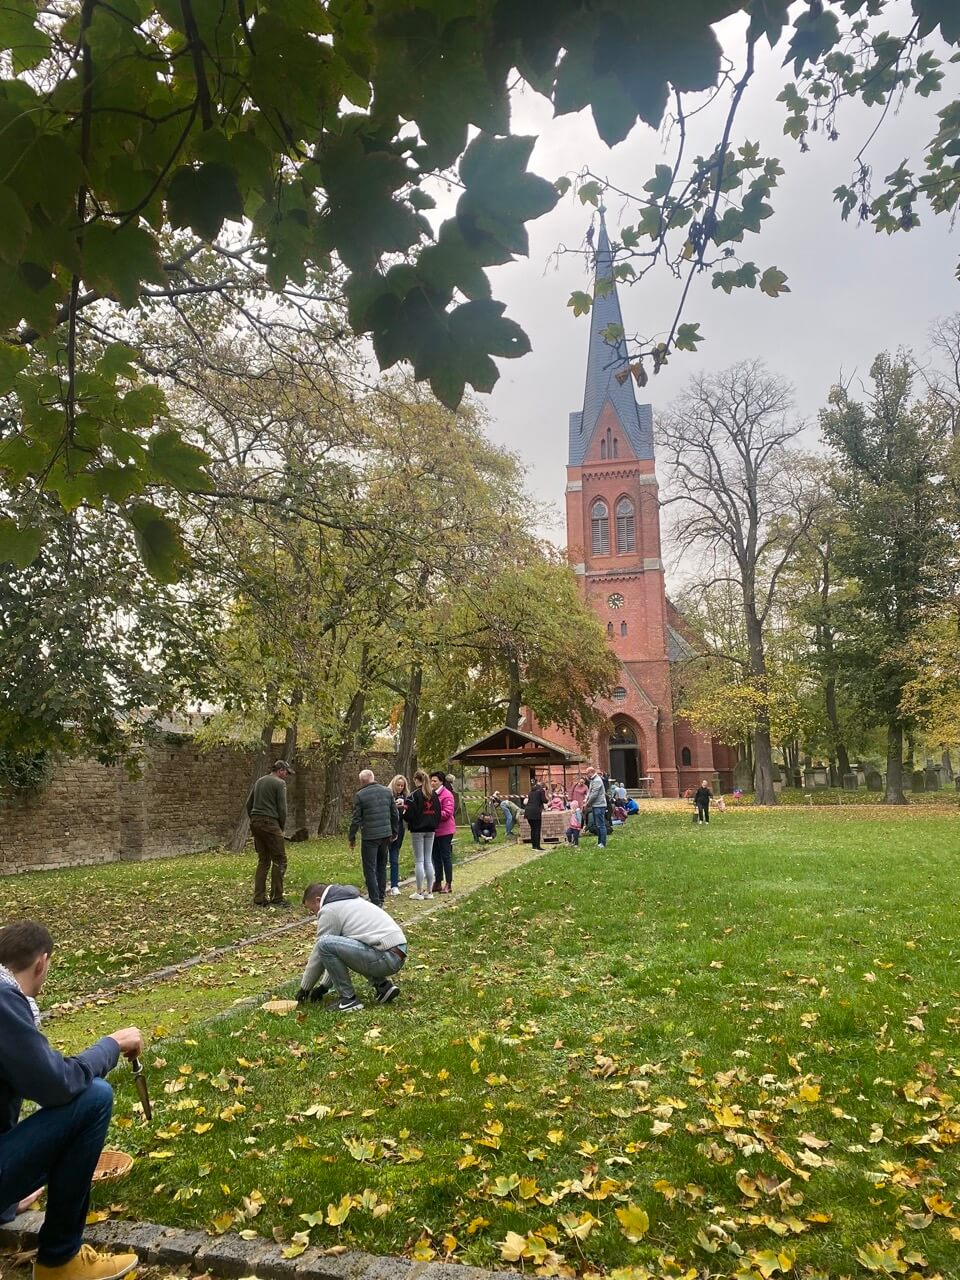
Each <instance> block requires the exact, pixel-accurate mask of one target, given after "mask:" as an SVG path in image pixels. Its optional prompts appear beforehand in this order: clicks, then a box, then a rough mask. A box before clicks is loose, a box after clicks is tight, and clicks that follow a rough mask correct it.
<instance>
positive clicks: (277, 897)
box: [250, 817, 287, 906]
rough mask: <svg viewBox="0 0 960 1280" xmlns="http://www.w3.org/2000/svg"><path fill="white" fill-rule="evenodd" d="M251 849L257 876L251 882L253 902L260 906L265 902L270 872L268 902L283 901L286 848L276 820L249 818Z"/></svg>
mask: <svg viewBox="0 0 960 1280" xmlns="http://www.w3.org/2000/svg"><path fill="white" fill-rule="evenodd" d="M250 830H251V832H252V833H253V847H254V848H255V849H256V851H257V854H258V858H257V874H256V876H255V877H254V881H253V900H254V902H255V903H257V904H258V905H260V906H262V905H263V904H264V903H265V902H266V901H267V871H269V872H270V898H269V901H270V902H280V901H282V899H283V877H284V875H285V874H286V871H287V846H286V843H285V841H284V839H283V832H282V831H281V830H280V823H279V822H277V820H276V818H256V817H254V818H251V819H250Z"/></svg>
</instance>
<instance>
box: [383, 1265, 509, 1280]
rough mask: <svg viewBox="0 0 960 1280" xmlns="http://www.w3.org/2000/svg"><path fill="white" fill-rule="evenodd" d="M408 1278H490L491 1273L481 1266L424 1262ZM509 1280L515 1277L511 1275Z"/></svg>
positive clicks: (454, 1279)
mask: <svg viewBox="0 0 960 1280" xmlns="http://www.w3.org/2000/svg"><path fill="white" fill-rule="evenodd" d="M408 1280H491V1275H490V1272H489V1271H484V1270H483V1269H482V1268H481V1267H461V1266H460V1265H459V1264H458V1263H455V1262H424V1263H421V1265H420V1266H419V1267H418V1268H417V1269H416V1275H414V1273H413V1272H411V1273H410V1276H409V1277H408ZM498 1280H501V1277H498ZM511 1280H515V1277H513V1276H511Z"/></svg>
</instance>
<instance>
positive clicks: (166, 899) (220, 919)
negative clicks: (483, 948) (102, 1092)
mask: <svg viewBox="0 0 960 1280" xmlns="http://www.w3.org/2000/svg"><path fill="white" fill-rule="evenodd" d="M405 852H407V851H406V850H405ZM288 855H289V869H288V871H287V880H286V885H287V892H288V894H289V895H290V896H291V897H292V898H293V900H294V901H295V902H299V900H300V894H301V893H302V891H303V886H304V885H305V884H306V883H307V881H308V880H324V879H340V878H343V877H347V878H349V879H350V880H351V881H356V880H357V878H358V876H359V874H360V868H359V863H360V856H359V854H358V853H351V852H350V849H349V848H348V846H347V842H346V839H345V838H344V837H340V838H339V839H332V840H310V841H306V842H304V843H303V844H291V845H289V846H288ZM256 863H257V857H256V854H255V853H254V852H253V851H252V848H250V849H248V850H247V852H246V853H198V854H192V855H189V856H187V857H181V858H165V859H162V860H159V861H156V862H116V863H109V864H107V865H105V866H100V867H77V868H75V869H72V870H64V871H38V872H33V873H31V874H28V875H18V876H4V877H0V921H7V920H11V919H14V918H16V917H20V916H29V917H33V918H35V919H38V920H42V921H43V922H44V923H45V924H47V926H48V927H49V928H50V930H51V932H52V933H53V935H54V938H55V940H56V945H57V952H56V963H55V964H54V965H53V967H52V969H51V971H50V979H49V982H48V985H47V990H46V992H45V1001H46V1003H47V1004H50V1003H51V1002H55V1001H61V1000H69V999H72V998H75V997H77V996H82V995H87V994H89V993H91V992H95V991H98V990H100V989H101V988H104V987H110V986H112V985H113V984H114V983H117V982H120V981H123V980H125V979H128V978H132V977H136V976H138V975H140V974H145V973H151V972H153V970H155V969H160V968H162V967H163V966H164V965H167V964H172V963H174V962H175V961H178V960H184V959H186V957H188V956H192V955H196V954H197V953H198V952H201V951H208V950H211V949H212V948H214V947H219V946H222V945H223V944H224V943H229V942H234V941H236V940H237V939H239V938H245V937H249V936H251V935H252V934H255V933H259V932H262V931H263V930H265V929H270V928H272V927H274V926H276V925H277V924H282V923H283V921H284V920H285V919H286V918H287V913H286V912H280V911H277V910H268V911H264V910H262V909H259V908H256V907H254V906H253V872H254V869H255V867H256Z"/></svg>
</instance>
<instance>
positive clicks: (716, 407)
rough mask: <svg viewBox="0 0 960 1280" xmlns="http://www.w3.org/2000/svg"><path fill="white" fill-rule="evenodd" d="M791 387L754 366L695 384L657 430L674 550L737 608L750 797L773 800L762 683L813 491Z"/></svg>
mask: <svg viewBox="0 0 960 1280" xmlns="http://www.w3.org/2000/svg"><path fill="white" fill-rule="evenodd" d="M791 409H792V402H791V391H790V388H789V386H788V385H787V384H786V383H785V382H783V380H782V379H779V378H777V377H775V376H774V375H772V374H770V373H769V372H768V371H767V370H766V368H765V367H764V366H763V365H762V364H761V363H760V362H759V361H751V362H746V363H742V364H737V365H734V366H732V367H731V368H730V369H727V370H725V371H724V372H723V373H718V374H710V375H706V374H705V375H701V376H700V377H698V378H695V379H694V380H693V381H692V382H691V383H690V385H689V387H688V389H687V391H686V392H684V393H683V394H682V395H681V396H680V397H679V398H678V399H677V400H676V401H675V402H674V403H673V404H672V405H671V407H670V409H669V411H668V412H667V413H666V414H664V415H663V416H662V418H661V419H660V421H659V424H658V428H657V430H658V435H659V442H660V457H661V459H662V460H663V462H664V464H665V467H666V468H667V471H668V475H669V480H668V486H667V497H666V500H665V501H666V505H668V506H672V507H673V509H674V518H673V521H672V530H673V537H674V540H675V542H676V545H677V546H678V547H679V548H680V549H681V550H683V551H684V552H687V553H689V554H690V555H691V556H695V557H697V558H698V559H699V561H700V566H701V568H700V572H701V577H702V578H703V580H705V581H706V582H714V581H719V580H728V581H730V582H731V583H732V584H733V585H734V586H735V588H736V590H737V591H738V592H739V595H740V600H741V603H742V607H743V626H744V636H745V641H746V674H747V676H748V679H749V683H750V685H751V687H752V688H753V690H754V697H755V699H756V714H755V717H754V721H753V735H752V736H753V744H754V796H755V801H756V803H757V804H773V803H775V795H774V790H773V771H772V763H773V762H772V755H771V741H772V740H771V722H770V710H769V704H768V702H767V692H766V686H767V684H768V679H769V672H768V662H767V636H768V630H769V623H770V617H771V611H772V609H773V607H774V599H775V594H776V590H777V583H778V580H779V578H780V576H781V574H782V573H783V572H784V570H785V568H786V567H787V566H788V565H789V564H790V563H791V561H792V559H793V557H794V556H795V554H796V551H797V548H798V546H799V545H800V543H801V541H802V539H803V538H804V536H805V534H806V531H807V529H808V528H809V526H810V522H811V521H812V519H813V518H814V515H815V513H816V510H817V507H818V503H819V487H818V485H817V484H816V482H815V481H814V480H813V479H812V477H811V474H810V471H809V469H808V467H807V466H806V463H805V460H804V458H803V455H801V454H800V453H799V452H798V451H797V450H796V449H795V448H793V447H792V446H793V442H794V441H795V440H796V437H797V436H798V435H799V433H800V431H801V430H802V428H803V424H802V423H801V422H799V421H797V420H796V419H794V418H792V417H791Z"/></svg>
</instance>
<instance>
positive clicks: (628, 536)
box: [617, 498, 637, 555]
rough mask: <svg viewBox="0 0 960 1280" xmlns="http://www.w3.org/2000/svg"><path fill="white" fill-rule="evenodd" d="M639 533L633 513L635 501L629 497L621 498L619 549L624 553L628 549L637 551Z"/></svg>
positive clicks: (618, 520)
mask: <svg viewBox="0 0 960 1280" xmlns="http://www.w3.org/2000/svg"><path fill="white" fill-rule="evenodd" d="M636 549H637V534H636V525H635V520H634V514H633V503H632V502H631V501H630V499H629V498H621V499H620V501H619V502H618V503H617V551H618V552H619V553H620V554H621V555H623V554H624V552H626V551H636Z"/></svg>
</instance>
